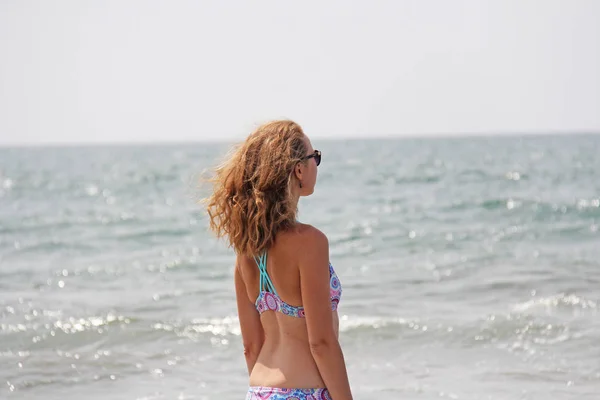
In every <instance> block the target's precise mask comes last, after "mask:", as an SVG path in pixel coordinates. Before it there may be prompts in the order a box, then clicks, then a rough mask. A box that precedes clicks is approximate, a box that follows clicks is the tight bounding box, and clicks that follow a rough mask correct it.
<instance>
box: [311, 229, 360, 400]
mask: <svg viewBox="0 0 600 400" xmlns="http://www.w3.org/2000/svg"><path fill="white" fill-rule="evenodd" d="M304 236H305V237H304V238H303V239H305V244H306V245H305V246H302V251H301V252H300V290H301V292H302V304H303V306H304V312H305V314H306V326H307V328H308V340H309V344H310V350H311V353H312V355H313V358H314V360H315V362H316V364H317V368H318V369H319V373H320V374H321V377H322V378H323V382H325V386H326V387H327V389H328V390H329V393H330V394H331V397H332V398H333V399H334V400H351V399H352V393H351V391H350V383H349V382H348V374H347V372H346V364H345V361H344V355H343V354H342V349H341V347H340V344H339V342H338V338H337V334H336V332H335V328H334V325H333V317H332V315H331V313H332V311H331V299H330V298H329V296H330V293H329V242H328V240H327V237H326V236H325V235H324V234H323V233H322V232H320V231H319V230H318V229H316V228H313V227H310V229H309V230H308V231H307V232H306V233H305V235H304Z"/></svg>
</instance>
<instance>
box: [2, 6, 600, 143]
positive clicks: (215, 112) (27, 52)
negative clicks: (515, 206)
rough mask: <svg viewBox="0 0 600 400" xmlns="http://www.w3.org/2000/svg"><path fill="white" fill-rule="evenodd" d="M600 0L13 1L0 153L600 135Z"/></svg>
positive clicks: (6, 29) (5, 50) (5, 16)
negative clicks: (278, 121) (294, 129)
mask: <svg viewBox="0 0 600 400" xmlns="http://www.w3.org/2000/svg"><path fill="white" fill-rule="evenodd" d="M599 21H600V1H596V0H588V1H584V0H564V1H555V0H538V1H532V0H527V1H524V0H516V1H511V0H498V1H480V0H473V1H457V0H453V1H429V0H415V1H402V0H390V1H376V0H369V1H367V0H364V1H349V0H344V1H296V2H292V1H283V0H277V1H275V0H261V1H243V0H227V1H210V2H209V1H198V0H194V1H191V0H190V1H176V0H172V1H171V0H169V1H167V0H164V1H156V0H138V1H127V0H118V1H99V0H98V1H82V0H72V1H58V0H55V1H27V0H2V1H0V144H5V145H6V144H17V143H19V144H23V143H25V144H39V143H55V142H107V141H108V142H123V141H125V142H138V141H143V142H148V141H156V140H176V141H180V140H203V139H218V138H239V137H243V136H245V135H246V134H248V133H249V131H250V130H251V129H252V128H253V127H254V126H255V125H256V124H258V123H260V122H263V121H265V120H269V119H274V118H292V119H295V120H296V121H297V122H299V123H300V124H301V125H302V126H303V127H304V129H305V131H306V132H307V133H308V134H309V135H310V136H311V137H331V136H336V137H341V136H366V135H370V134H374V135H377V136H381V135H424V134H432V133H433V134H450V133H478V132H486V133H489V132H515V131H516V132H523V131H525V132H546V131H574V130H585V131H596V132H600V23H599Z"/></svg>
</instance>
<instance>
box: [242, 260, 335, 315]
mask: <svg viewBox="0 0 600 400" xmlns="http://www.w3.org/2000/svg"><path fill="white" fill-rule="evenodd" d="M254 260H255V261H256V264H257V265H258V270H259V271H260V277H259V288H260V292H259V294H258V297H257V298H256V302H255V303H254V305H255V306H256V309H257V310H258V313H259V314H262V313H263V312H265V311H269V310H271V311H279V312H281V313H283V314H285V315H289V316H291V317H297V318H304V317H305V315H304V307H302V306H298V307H295V306H292V305H290V304H288V303H286V302H285V301H283V300H281V297H279V295H278V294H277V291H276V290H275V287H274V286H273V282H272V281H271V278H269V274H267V254H266V253H264V254H263V255H261V256H260V257H258V258H256V257H255V258H254ZM329 296H330V299H331V311H336V310H337V308H338V303H339V302H340V298H341V296H342V286H341V284H340V281H339V279H338V277H337V275H336V273H335V271H334V270H333V266H332V265H331V263H329Z"/></svg>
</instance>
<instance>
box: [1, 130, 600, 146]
mask: <svg viewBox="0 0 600 400" xmlns="http://www.w3.org/2000/svg"><path fill="white" fill-rule="evenodd" d="M594 135H600V130H598V131H597V130H573V131H570V130H553V131H546V132H541V131H540V132H538V131H489V132H458V133H455V132H437V133H435V132H427V133H413V134H410V133H409V134H368V135H366V134H356V135H349V136H320V135H318V134H315V135H311V140H319V141H333V142H335V141H353V140H414V139H424V140H432V139H449V138H455V139H460V138H465V139H466V138H489V137H508V138H510V137H512V138H514V137H519V138H521V137H531V136H537V137H540V136H594ZM246 137H247V135H245V136H243V137H228V138H201V139H175V140H170V139H156V140H153V141H150V140H140V141H122V142H119V141H105V142H102V141H97V142H96V141H90V142H65V141H56V142H41V143H39V142H38V143H0V149H16V148H40V147H56V148H62V147H96V146H99V147H101V146H107V147H114V146H123V147H129V146H142V147H150V146H173V145H181V144H188V145H189V144H203V143H210V144H233V143H239V142H240V141H241V140H244V139H245V138H246Z"/></svg>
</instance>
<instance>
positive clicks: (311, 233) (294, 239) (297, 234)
mask: <svg viewBox="0 0 600 400" xmlns="http://www.w3.org/2000/svg"><path fill="white" fill-rule="evenodd" d="M285 236H286V237H285V240H286V241H287V242H289V243H290V244H291V245H293V246H294V247H300V248H304V249H305V248H306V246H307V245H313V246H314V245H321V246H323V245H325V246H328V245H329V241H328V240H327V236H326V235H325V234H324V233H323V232H321V231H320V230H319V229H317V228H315V227H314V226H312V225H309V224H297V225H296V227H295V228H294V229H293V230H290V231H288V232H286V234H285Z"/></svg>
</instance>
